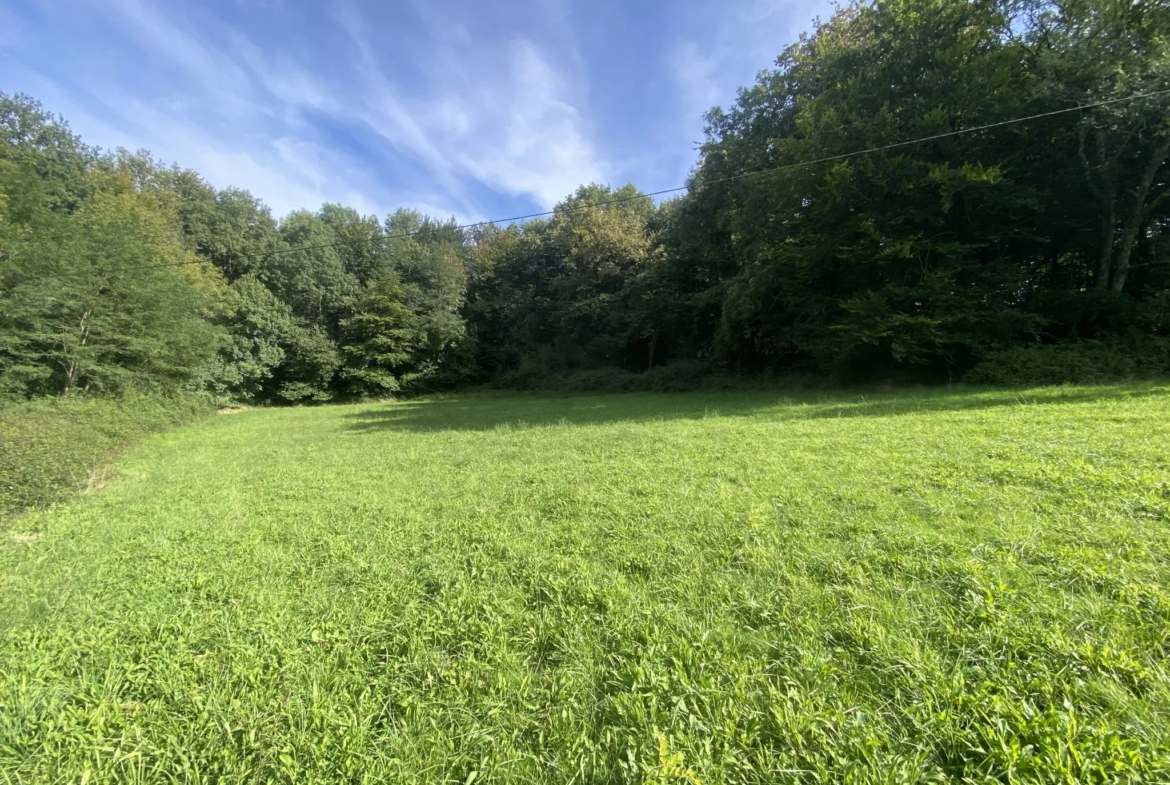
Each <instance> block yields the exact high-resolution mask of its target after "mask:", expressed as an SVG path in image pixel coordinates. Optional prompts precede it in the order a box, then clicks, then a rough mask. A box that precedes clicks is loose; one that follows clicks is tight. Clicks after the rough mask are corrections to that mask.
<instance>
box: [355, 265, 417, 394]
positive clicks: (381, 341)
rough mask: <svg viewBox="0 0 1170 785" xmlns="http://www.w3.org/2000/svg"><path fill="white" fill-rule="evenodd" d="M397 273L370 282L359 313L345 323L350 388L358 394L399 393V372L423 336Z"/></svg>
mask: <svg viewBox="0 0 1170 785" xmlns="http://www.w3.org/2000/svg"><path fill="white" fill-rule="evenodd" d="M402 298H403V292H402V286H401V285H400V284H399V283H398V278H397V276H395V275H394V274H393V273H386V274H385V275H383V277H382V278H379V279H377V280H375V281H370V282H369V283H368V284H366V291H365V293H364V294H363V296H362V298H361V299H360V300H359V301H358V305H357V309H356V311H357V312H356V313H354V315H352V316H350V317H347V318H346V319H343V320H342V322H341V336H342V341H343V344H344V347H345V348H344V352H345V367H344V368H343V369H342V371H341V376H342V378H343V379H344V380H345V381H346V383H347V385H348V387H349V391H350V392H351V393H352V394H354V395H358V396H368V395H380V394H386V393H392V392H396V391H397V390H398V389H399V388H400V385H399V379H398V377H397V376H396V375H395V374H396V372H400V369H401V368H403V367H404V366H406V364H407V363H408V362H409V361H410V360H411V359H412V356H413V355H414V353H415V352H416V351H417V350H418V347H419V344H420V343H421V340H420V339H421V338H422V336H421V335H420V331H419V328H418V324H417V319H416V317H415V315H414V314H413V313H412V312H411V311H410V309H408V308H407V307H406V306H405V305H404V304H403V302H402Z"/></svg>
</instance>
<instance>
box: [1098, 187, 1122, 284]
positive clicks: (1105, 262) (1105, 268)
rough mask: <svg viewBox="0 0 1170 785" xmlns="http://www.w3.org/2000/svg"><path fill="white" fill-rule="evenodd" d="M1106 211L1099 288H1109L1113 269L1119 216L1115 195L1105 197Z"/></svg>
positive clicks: (1103, 217)
mask: <svg viewBox="0 0 1170 785" xmlns="http://www.w3.org/2000/svg"><path fill="white" fill-rule="evenodd" d="M1104 201H1105V209H1104V210H1102V211H1101V212H1102V218H1101V263H1100V265H1099V266H1098V268H1097V288H1098V289H1107V288H1108V287H1109V273H1110V270H1111V269H1112V267H1113V238H1114V237H1116V236H1117V229H1116V228H1115V223H1116V220H1117V214H1116V209H1115V202H1114V200H1113V195H1112V194H1109V195H1107V196H1105V197H1104Z"/></svg>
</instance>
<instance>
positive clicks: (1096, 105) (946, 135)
mask: <svg viewBox="0 0 1170 785" xmlns="http://www.w3.org/2000/svg"><path fill="white" fill-rule="evenodd" d="M1167 94H1170V89H1167V90H1155V91H1153V92H1149V93H1138V94H1137V95H1130V96H1125V97H1123V98H1111V99H1109V100H1106V101H1097V102H1095V103H1091V104H1081V105H1078V106H1072V107H1069V108H1067V109H1056V110H1054V111H1051V112H1041V113H1039V114H1033V115H1028V116H1026V117H1016V118H1013V119H1011V120H1000V121H998V122H995V123H986V124H984V125H975V126H971V127H969V128H960V129H959V130H957V131H947V132H946V133H941V134H932V135H931V136H922V137H919V138H917V139H909V140H907V141H904V142H893V143H891V144H885V145H880V146H878V147H867V148H865V149H864V150H854V151H853V152H850V153H840V154H837V155H826V156H824V157H822V158H813V159H810V160H807V161H797V162H796V163H791V164H784V165H782V166H774V167H771V168H769V169H759V170H756V171H754V172H741V173H740V174H733V175H729V176H727V177H720V178H717V179H715V180H707V181H706V182H703V183H699V184H698V186H697V188H706V187H708V186H712V185H718V184H719V183H728V182H732V181H734V180H745V179H747V178H749V177H761V176H764V175H769V174H775V173H776V172H783V171H787V170H789V169H798V168H800V167H802V166H814V165H816V164H823V163H828V162H830V161H843V160H845V159H847V158H855V157H857V156H860V155H869V154H870V153H880V152H883V151H885V150H893V149H896V148H899V147H908V146H910V145H915V144H922V143H923V142H932V141H935V140H937V139H946V138H949V137H952V136H960V135H962V134H970V133H975V132H977V131H986V130H988V129H991V128H1000V127H1003V126H1005V125H1014V124H1016V123H1025V122H1029V121H1031V120H1039V119H1041V118H1044V117H1055V116H1057V115H1063V114H1069V113H1070V112H1081V111H1084V110H1086V109H1097V108H1099V107H1102V106H1110V105H1112V104H1120V103H1125V102H1128V101H1137V100H1139V99H1142V98H1153V97H1155V96H1160V95H1167ZM691 188H692V186H690V185H680V186H678V187H677V188H664V189H662V190H661V191H651V192H650V193H643V194H638V195H636V196H624V197H621V198H620V199H610V200H608V201H605V202H595V203H591V204H582V205H577V206H575V207H562V208H558V209H554V210H546V211H544V212H540V213H528V214H526V215H515V216H512V217H511V218H493V219H491V220H487V221H478V222H476V223H470V224H462V225H460V226H451V227H441V228H442V229H446V230H449V231H461V230H464V229H476V228H479V227H482V226H491V225H495V224H501V223H512V222H515V221H526V220H529V219H532V218H544V217H546V216H550V215H558V214H561V213H572V212H576V211H578V210H588V209H590V208H593V207H608V206H610V205H615V204H622V203H623V202H632V201H634V200H637V199H652V198H654V197H655V196H663V195H664V194H672V193H678V192H679V191H686V190H690V189H691ZM422 232H423V230H422V229H418V230H415V231H413V232H399V233H396V234H384V235H382V236H381V237H379V238H376V240H377V241H381V240H394V239H399V238H403V237H414V236H416V235H419V234H421V233H422ZM369 242H374V241H373V240H371V241H366V242H364V243H360V244H369ZM345 245H346V244H345V243H341V242H334V243H324V244H322V245H306V246H301V247H298V248H286V249H284V250H281V251H269V252H268V253H266V254H264V255H263V256H261V257H260V259H262V260H263V259H269V258H271V257H273V256H282V255H284V254H290V253H300V252H302V251H318V250H322V249H325V248H339V247H344V246H345ZM191 264H211V262H210V261H208V260H206V259H198V260H195V261H190V262H171V263H168V264H145V265H139V266H135V267H119V268H117V269H114V270H110V271H109V272H110V273H118V272H122V271H124V270H151V269H158V268H162V267H183V266H185V265H191ZM76 275H89V273H84V272H76V273H68V272H66V273H49V274H47V275H41V276H33V277H31V278H26V279H25V280H26V281H37V280H41V279H44V278H62V277H68V276H76Z"/></svg>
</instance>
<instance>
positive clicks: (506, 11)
mask: <svg viewBox="0 0 1170 785" xmlns="http://www.w3.org/2000/svg"><path fill="white" fill-rule="evenodd" d="M829 13H830V7H829V4H828V3H827V2H824V0H789V1H788V2H780V1H779V0H748V1H745V2H740V3H735V2H717V1H715V0H704V1H703V2H699V1H698V0H676V1H675V2H667V1H666V0H633V2H622V1H621V0H595V1H594V2H588V1H587V0H507V1H506V2H495V3H487V2H482V0H481V1H480V2H473V1H472V0H432V1H431V2H424V1H423V0H393V1H392V2H374V1H373V0H338V1H337V2H324V3H312V2H307V1H306V0H212V1H209V2H202V3H194V2H186V3H183V2H175V1H172V2H146V0H102V1H101V2H93V1H92V0H52V2H44V0H35V1H34V0H3V2H0V90H3V91H5V92H9V93H14V92H25V93H28V94H30V95H32V96H34V97H36V98H39V99H40V100H41V101H43V102H44V104H45V106H46V108H48V109H50V110H51V111H54V112H58V113H60V114H63V115H64V116H65V117H66V119H68V120H69V122H70V124H71V125H72V126H73V129H74V130H75V131H77V132H78V133H80V134H81V135H82V137H83V138H84V139H85V140H86V141H87V142H89V143H90V144H97V145H101V146H102V147H104V148H114V147H119V146H121V147H127V148H130V149H139V148H145V149H148V150H150V151H151V152H153V153H154V155H155V156H156V157H158V158H160V159H162V160H164V161H166V162H172V161H173V162H178V163H179V164H180V165H181V166H184V167H190V168H193V169H195V170H197V171H198V172H200V173H201V174H202V175H203V176H204V177H205V178H206V179H207V180H208V181H209V182H210V183H212V184H213V185H215V186H216V187H219V188H223V187H227V186H237V187H241V188H246V189H248V190H250V191H251V192H252V193H253V194H255V195H256V196H258V197H260V198H261V199H263V200H264V202H265V203H266V204H268V205H269V206H270V207H272V209H273V212H274V213H275V214H276V215H277V216H280V215H283V214H285V213H287V212H288V211H290V210H292V209H295V208H298V207H307V208H311V209H316V208H317V207H319V206H320V205H321V204H322V203H324V202H340V203H342V204H346V205H350V206H353V207H356V208H357V209H359V210H360V211H362V212H363V213H376V214H378V215H382V216H384V215H385V214H386V213H388V212H391V211H393V210H394V209H396V208H398V207H413V208H416V209H420V210H422V211H424V212H427V213H429V214H432V215H438V216H444V217H445V216H451V215H454V216H456V217H457V218H459V219H461V220H482V219H486V218H498V217H504V216H510V215H515V214H520V213H525V212H530V211H533V210H543V209H548V208H550V207H551V206H552V205H553V204H555V203H556V202H557V201H559V200H560V199H561V198H563V197H564V196H565V195H566V194H568V193H569V192H571V191H572V190H573V189H574V188H575V187H576V186H577V185H579V184H582V183H587V182H591V181H596V182H603V183H610V184H613V185H614V186H618V185H622V184H624V183H626V182H633V183H634V184H635V185H637V186H638V187H640V188H642V189H644V190H647V191H652V190H658V189H662V188H671V187H674V186H676V185H681V184H682V182H683V181H684V179H685V177H686V174H687V172H688V171H689V170H690V168H691V167H692V166H693V164H694V163H695V160H696V155H697V153H696V151H695V149H694V148H695V144H696V143H697V142H698V141H699V140H701V138H702V127H703V121H702V114H703V112H704V111H706V110H707V109H708V108H710V107H711V106H713V105H716V104H720V105H724V106H726V105H728V104H730V103H731V102H732V101H733V100H734V96H735V89H736V87H737V86H739V85H744V84H749V83H750V82H751V81H752V80H753V79H754V76H755V74H756V72H757V71H759V70H760V69H761V68H766V67H769V66H771V65H772V62H773V60H774V59H775V57H776V55H777V54H779V52H780V51H781V50H782V49H783V47H784V46H785V45H786V44H788V43H789V42H791V41H793V40H795V39H796V37H797V36H798V35H799V33H800V32H801V31H804V30H808V29H809V28H810V27H811V22H812V19H813V17H815V16H817V15H821V16H828V14H829Z"/></svg>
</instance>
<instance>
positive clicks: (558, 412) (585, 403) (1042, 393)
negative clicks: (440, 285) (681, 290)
mask: <svg viewBox="0 0 1170 785" xmlns="http://www.w3.org/2000/svg"><path fill="white" fill-rule="evenodd" d="M1163 394H1167V389H1166V388H1162V387H1157V386H1154V385H1148V384H1147V385H1140V386H1133V385H1127V386H1115V387H1081V388H1053V389H1051V390H1029V391H1013V390H995V391H979V390H972V389H966V390H962V391H955V390H953V389H950V388H947V389H945V390H939V391H932V390H925V391H921V392H915V393H911V394H907V393H900V394H899V393H876V394H872V395H870V394H866V395H858V394H853V395H848V394H844V393H838V394H835V395H826V394H824V393H820V394H811V393H799V394H784V393H780V392H733V393H726V392H720V393H703V392H696V393H668V394H663V393H627V394H618V395H538V394H524V393H518V394H511V395H507V396H502V395H486V396H481V395H472V396H466V397H460V396H455V397H451V398H444V399H439V400H430V401H418V402H406V403H394V404H387V405H386V406H385V407H384V408H380V409H373V410H370V409H366V410H364V411H361V412H354V413H352V414H347V415H345V417H346V419H347V420H349V421H350V422H349V427H350V428H351V429H352V430H356V431H379V430H398V431H417V432H435V431H452V430H455V431H487V430H493V429H495V428H502V427H542V426H555V425H601V424H606V423H615V422H631V423H636V422H650V421H654V420H699V419H704V418H708V417H712V416H716V417H745V416H750V415H754V414H761V413H765V412H766V413H767V414H768V417H769V419H773V420H815V419H829V418H856V417H899V416H906V415H914V414H920V413H928V412H945V411H953V412H963V411H977V410H983V409H992V408H1000V407H1010V406H1054V405H1065V404H1083V403H1092V402H1098V401H1107V400H1124V399H1128V398H1135V397H1144V396H1148V395H1163Z"/></svg>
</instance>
